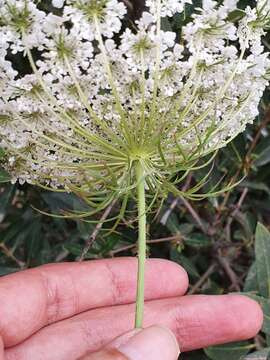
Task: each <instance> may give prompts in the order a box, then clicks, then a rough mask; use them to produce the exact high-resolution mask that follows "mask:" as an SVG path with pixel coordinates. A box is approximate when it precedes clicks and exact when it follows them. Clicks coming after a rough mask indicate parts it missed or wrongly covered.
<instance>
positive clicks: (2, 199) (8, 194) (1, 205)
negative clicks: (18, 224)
mask: <svg viewBox="0 0 270 360" xmlns="http://www.w3.org/2000/svg"><path fill="white" fill-rule="evenodd" d="M15 190H16V186H15V185H8V186H6V188H5V190H4V192H3V193H2V194H0V215H2V216H3V215H5V213H6V210H7V208H8V206H9V204H10V203H11V202H12V199H13V197H14V194H15Z"/></svg>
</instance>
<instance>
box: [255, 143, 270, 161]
mask: <svg viewBox="0 0 270 360" xmlns="http://www.w3.org/2000/svg"><path fill="white" fill-rule="evenodd" d="M269 162H270V146H268V147H267V148H266V149H264V150H263V151H262V152H261V153H260V154H259V155H258V157H257V159H256V160H255V161H254V165H255V166H264V165H267V164H268V163H269Z"/></svg>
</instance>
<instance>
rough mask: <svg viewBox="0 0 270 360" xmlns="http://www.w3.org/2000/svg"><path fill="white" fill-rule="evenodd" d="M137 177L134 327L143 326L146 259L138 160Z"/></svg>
mask: <svg viewBox="0 0 270 360" xmlns="http://www.w3.org/2000/svg"><path fill="white" fill-rule="evenodd" d="M136 178H137V200H138V221H139V237H138V275H137V296H136V317H135V328H142V326H143V312H144V278H145V276H144V275H145V260H146V209H145V180H144V170H143V166H142V164H141V162H140V161H137V163H136Z"/></svg>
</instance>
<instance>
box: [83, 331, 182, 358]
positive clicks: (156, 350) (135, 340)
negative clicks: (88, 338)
mask: <svg viewBox="0 0 270 360" xmlns="http://www.w3.org/2000/svg"><path fill="white" fill-rule="evenodd" d="M179 353H180V351H179V346H178V344H177V341H176V338H175V336H174V334H173V333H172V332H171V331H170V330H169V329H167V328H165V327H162V326H151V327H149V328H146V329H143V330H139V331H137V332H134V335H131V336H130V335H128V334H125V335H123V336H121V337H120V338H118V339H116V340H115V341H114V342H113V343H112V344H110V345H109V346H107V347H106V348H105V349H103V350H101V351H99V352H97V353H93V354H90V355H88V356H85V357H83V358H81V359H80V360H145V359H147V360H177V359H178V356H179Z"/></svg>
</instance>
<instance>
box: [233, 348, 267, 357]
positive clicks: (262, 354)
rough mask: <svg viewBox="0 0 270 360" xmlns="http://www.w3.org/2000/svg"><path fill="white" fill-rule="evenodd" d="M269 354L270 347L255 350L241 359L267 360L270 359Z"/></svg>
mask: <svg viewBox="0 0 270 360" xmlns="http://www.w3.org/2000/svg"><path fill="white" fill-rule="evenodd" d="M269 355H270V347H268V348H265V349H263V350H260V351H255V352H254V353H252V354H250V355H248V356H245V357H244V358H241V359H240V360H250V359H253V360H267V359H269Z"/></svg>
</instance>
